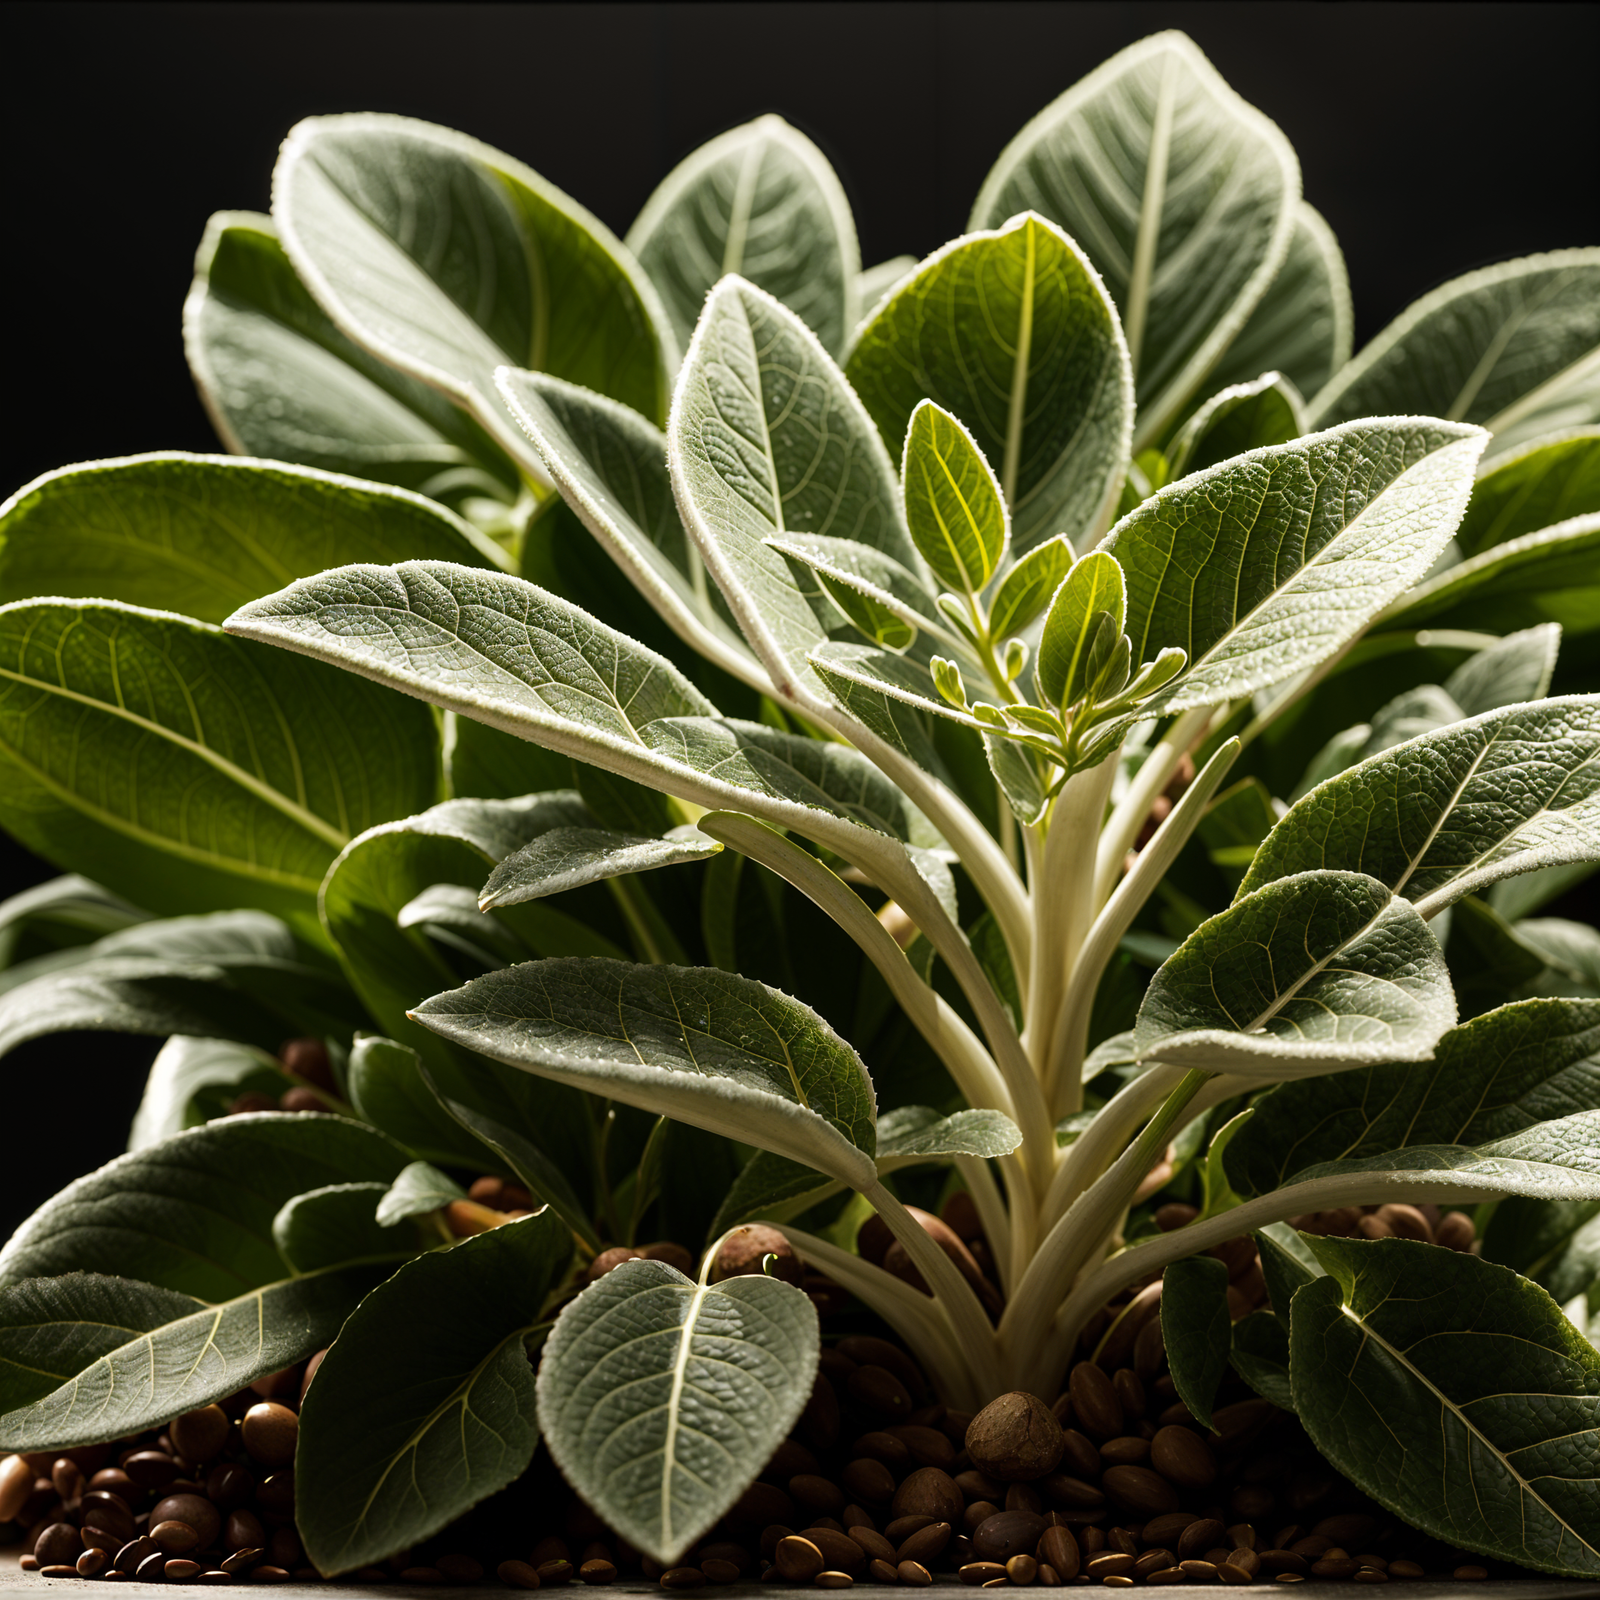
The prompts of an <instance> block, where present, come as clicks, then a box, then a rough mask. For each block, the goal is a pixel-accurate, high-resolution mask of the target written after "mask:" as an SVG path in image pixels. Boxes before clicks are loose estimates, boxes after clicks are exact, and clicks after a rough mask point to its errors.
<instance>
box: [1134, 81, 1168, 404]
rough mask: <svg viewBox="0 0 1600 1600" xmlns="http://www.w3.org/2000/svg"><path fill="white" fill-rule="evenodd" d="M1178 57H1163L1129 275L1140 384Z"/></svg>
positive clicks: (1165, 177) (1164, 199) (1163, 202)
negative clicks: (1140, 360)
mask: <svg viewBox="0 0 1600 1600" xmlns="http://www.w3.org/2000/svg"><path fill="white" fill-rule="evenodd" d="M1177 73H1178V57H1177V52H1176V51H1174V50H1167V51H1165V52H1164V53H1163V58H1162V63H1161V85H1160V88H1159V89H1158V90H1157V91H1156V114H1155V120H1154V122H1153V123H1152V125H1151V129H1150V151H1149V154H1148V156H1147V157H1146V161H1145V176H1144V193H1143V196H1142V198H1141V201H1140V206H1139V231H1138V234H1137V235H1136V236H1135V239H1134V245H1133V265H1132V268H1131V269H1130V271H1129V273H1128V312H1127V316H1126V318H1125V319H1124V331H1125V334H1126V337H1127V340H1128V360H1129V364H1130V365H1131V366H1132V368H1133V374H1134V380H1135V382H1137V381H1138V375H1139V357H1140V355H1141V353H1142V350H1143V345H1144V329H1145V320H1146V317H1147V315H1148V312H1149V304H1150V279H1151V274H1152V272H1153V271H1154V267H1155V255H1156V246H1157V244H1158V243H1159V240H1160V235H1161V212H1162V209H1163V207H1164V204H1165V201H1166V189H1167V159H1168V156H1169V155H1170V153H1171V144H1172V119H1173V113H1174V111H1175V109H1176V108H1175V101H1176V97H1177Z"/></svg>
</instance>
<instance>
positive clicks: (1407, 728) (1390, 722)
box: [1356, 683, 1467, 761]
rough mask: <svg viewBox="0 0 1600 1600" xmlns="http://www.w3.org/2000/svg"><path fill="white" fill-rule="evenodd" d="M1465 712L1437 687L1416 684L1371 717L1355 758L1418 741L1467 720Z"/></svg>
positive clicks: (1428, 684)
mask: <svg viewBox="0 0 1600 1600" xmlns="http://www.w3.org/2000/svg"><path fill="white" fill-rule="evenodd" d="M1466 715H1467V714H1466V712H1465V711H1463V710H1462V708H1461V707H1460V706H1459V705H1458V704H1457V703H1456V700H1455V698H1454V696H1452V695H1450V694H1448V693H1446V691H1445V690H1444V689H1443V688H1442V687H1441V686H1440V685H1439V684H1437V683H1423V684H1419V685H1418V686H1417V687H1416V688H1415V689H1406V690H1404V691H1403V692H1402V693H1400V694H1397V695H1396V696H1395V697H1394V699H1393V700H1390V701H1389V702H1388V703H1387V704H1385V705H1381V706H1379V707H1378V709H1377V710H1376V711H1374V712H1373V713H1372V723H1371V725H1370V727H1369V728H1368V730H1367V737H1366V738H1365V740H1363V741H1362V744H1361V748H1360V749H1359V750H1357V751H1356V758H1357V759H1359V760H1363V761H1364V760H1365V759H1366V758H1367V757H1368V756H1375V755H1378V754H1379V753H1380V752H1382V751H1384V750H1392V749H1394V747H1395V746H1396V745H1401V744H1405V743H1407V742H1408V741H1409V740H1411V739H1418V738H1421V737H1422V735H1423V734H1425V733H1433V732H1435V731H1436V730H1437V729H1439V728H1448V727H1449V726H1450V725H1451V724H1452V723H1456V722H1463V721H1465V720H1466Z"/></svg>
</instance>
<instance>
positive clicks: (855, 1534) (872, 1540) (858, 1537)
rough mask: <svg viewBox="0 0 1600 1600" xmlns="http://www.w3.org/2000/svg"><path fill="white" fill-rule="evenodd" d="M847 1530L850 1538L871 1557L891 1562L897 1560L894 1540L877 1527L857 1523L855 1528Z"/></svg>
mask: <svg viewBox="0 0 1600 1600" xmlns="http://www.w3.org/2000/svg"><path fill="white" fill-rule="evenodd" d="M845 1531H846V1532H847V1533H848V1535H849V1536H850V1538H852V1539H854V1540H855V1542H856V1543H857V1544H858V1545H860V1546H861V1548H862V1549H863V1550H865V1551H866V1553H867V1555H868V1557H869V1558H870V1559H872V1560H875V1561H889V1562H893V1561H894V1560H895V1546H894V1542H893V1541H892V1540H890V1539H886V1538H885V1537H884V1536H883V1535H882V1534H881V1533H879V1532H878V1530H877V1529H876V1528H868V1527H864V1526H862V1525H860V1524H857V1526H855V1527H854V1528H848V1529H846V1530H845Z"/></svg>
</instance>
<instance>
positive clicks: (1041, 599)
mask: <svg viewBox="0 0 1600 1600" xmlns="http://www.w3.org/2000/svg"><path fill="white" fill-rule="evenodd" d="M1072 561H1073V555H1072V545H1071V542H1070V541H1069V540H1067V539H1065V538H1056V539H1046V540H1045V541H1044V543H1043V544H1038V545H1035V546H1034V547H1033V549H1031V550H1030V551H1029V552H1028V553H1027V555H1025V556H1024V557H1023V558H1022V559H1021V560H1020V561H1019V562H1017V563H1016V565H1015V566H1013V567H1012V568H1011V570H1010V571H1009V572H1008V573H1007V574H1006V575H1005V577H1004V578H1002V579H1001V580H1000V585H999V587H998V588H997V589H996V590H995V592H994V601H993V603H992V604H991V605H990V607H989V631H990V633H991V634H992V635H993V636H994V637H995V638H996V639H1005V638H1008V637H1009V636H1010V635H1012V634H1015V633H1021V631H1022V630H1023V629H1024V628H1026V627H1027V626H1028V624H1029V623H1030V622H1032V621H1033V619H1034V618H1035V617H1036V616H1038V615H1039V613H1040V612H1041V611H1043V610H1044V608H1045V607H1046V606H1047V605H1049V604H1050V599H1051V597H1052V596H1053V595H1054V594H1055V592H1056V590H1057V589H1058V588H1059V587H1060V584H1061V580H1062V579H1063V578H1064V577H1066V575H1067V572H1068V570H1069V569H1070V568H1071V566H1072Z"/></svg>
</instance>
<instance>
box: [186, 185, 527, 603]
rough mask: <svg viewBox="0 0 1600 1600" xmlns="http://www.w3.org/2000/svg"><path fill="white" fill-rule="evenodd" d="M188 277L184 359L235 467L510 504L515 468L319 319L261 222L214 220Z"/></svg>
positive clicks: (456, 414) (235, 217) (419, 388)
mask: <svg viewBox="0 0 1600 1600" xmlns="http://www.w3.org/2000/svg"><path fill="white" fill-rule="evenodd" d="M194 271H195V276H194V283H193V285H192V286H191V287H190V290H189V298H188V299H187V300H186V301H184V306H183V345H184V353H185V354H186V355H187V356H188V358H189V371H190V372H191V373H192V374H193V376H194V381H195V386H196V387H197V388H198V389H199V391H200V398H201V400H202V401H203V402H204V404H205V408H206V412H207V414H208V415H209V416H210V418H211V424H212V426H213V427H214V428H215V429H216V430H217V435H218V437H219V438H220V439H221V440H222V442H223V443H224V444H225V445H227V447H228V448H229V449H230V450H231V451H233V452H234V454H235V455H241V456H260V457H264V458H265V459H267V460H272V461H296V462H299V463H301V464H302V465H304V466H308V467H321V468H322V469H323V470H324V471H327V472H347V473H350V474H352V475H353V476H355V477H358V478H364V479H368V480H372V479H376V480H377V481H378V482H379V483H397V484H400V485H401V486H402V487H404V488H407V489H414V490H416V491H417V492H418V493H419V494H425V495H427V496H428V497H429V498H430V499H432V500H440V501H443V502H445V503H446V504H447V505H451V506H456V507H460V506H470V503H471V502H472V501H473V500H475V499H484V500H488V501H490V502H492V503H497V504H499V505H501V506H502V507H505V508H507V509H509V506H510V504H511V502H513V501H515V500H516V498H517V494H518V491H519V489H520V488H521V483H520V480H519V479H518V476H517V469H516V466H515V465H514V464H513V462H512V461H511V460H510V458H509V457H508V456H507V455H506V454H505V452H504V451H503V450H502V449H501V448H500V447H499V446H498V445H497V444H496V443H495V442H494V440H493V439H491V438H490V437H489V435H488V434H487V433H485V432H484V430H483V429H482V428H481V427H480V426H479V425H478V424H477V423H476V422H474V421H473V420H472V418H471V417H469V416H468V415H467V414H466V413H465V412H464V411H461V410H459V409H458V408H457V407H455V406H453V405H452V404H451V403H450V402H449V401H448V400H447V399H446V398H445V397H444V396H443V395H442V394H440V393H439V391H438V390H437V389H435V388H433V387H432V386H431V385H429V384H426V383H421V382H419V381H418V380H417V379H416V378H411V377H407V376H406V374H405V373H403V372H400V371H398V370H397V369H396V368H394V367H392V366H390V365H389V364H388V363H387V362H385V361H380V360H378V359H377V357H375V356H373V355H370V354H368V352H367V351H365V350H363V349H362V348H361V346H360V345H358V344H353V343H352V342H351V341H350V340H349V339H347V338H346V337H345V336H344V335H343V334H342V333H340V331H339V330H338V329H337V328H336V327H335V326H334V325H333V323H332V322H330V321H329V320H328V317H327V315H326V314H325V313H324V312H323V310H322V308H321V307H320V306H319V305H318V304H317V303H316V301H315V300H313V299H312V298H311V296H310V295H309V294H308V293H307V292H306V288H305V285H304V284H302V283H301V282H300V280H299V278H297V277H296V276H295V271H294V268H293V267H292V266H290V265H289V259H288V257H287V256H285V255H284V253H283V246H282V245H281V244H279V243H278V235H277V233H276V232H275V231H274V229H273V226H272V219H271V218H270V217H265V216H261V215H259V214H257V213H255V212H251V211H219V212H217V213H216V214H215V215H214V216H213V217H212V218H211V220H210V221H209V222H208V223H207V224H206V231H205V237H204V238H203V239H202V240H201V242H200V249H199V251H198V253H197V254H196V256H195V265H194ZM258 592H259V591H258Z"/></svg>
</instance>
